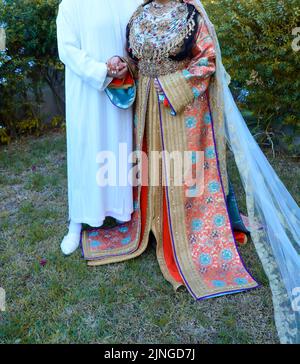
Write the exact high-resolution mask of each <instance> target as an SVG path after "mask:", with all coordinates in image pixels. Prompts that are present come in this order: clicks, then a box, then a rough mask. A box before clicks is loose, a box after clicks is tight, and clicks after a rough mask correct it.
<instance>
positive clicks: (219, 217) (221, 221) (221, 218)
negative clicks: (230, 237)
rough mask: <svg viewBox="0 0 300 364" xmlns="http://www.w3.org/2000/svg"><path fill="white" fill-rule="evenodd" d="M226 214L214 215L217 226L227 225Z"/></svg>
mask: <svg viewBox="0 0 300 364" xmlns="http://www.w3.org/2000/svg"><path fill="white" fill-rule="evenodd" d="M225 221H226V220H225V216H224V215H216V216H215V217H214V224H215V225H216V226H217V227H222V226H224V225H225Z"/></svg>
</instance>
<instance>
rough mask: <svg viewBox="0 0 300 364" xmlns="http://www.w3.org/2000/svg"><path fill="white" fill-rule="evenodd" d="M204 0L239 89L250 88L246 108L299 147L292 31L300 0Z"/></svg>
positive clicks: (299, 55)
mask: <svg viewBox="0 0 300 364" xmlns="http://www.w3.org/2000/svg"><path fill="white" fill-rule="evenodd" d="M204 3H205V5H206V9H207V11H208V13H209V15H210V16H211V19H212V21H213V22H214V24H215V26H216V30H217V33H218V36H219V40H220V44H221V48H222V53H223V61H224V64H225V66H226V68H227V70H228V72H229V73H230V75H231V77H232V79H233V80H234V82H233V91H234V92H235V94H237V92H239V91H240V90H241V89H247V90H248V91H249V95H248V97H247V98H246V100H245V102H244V103H242V104H241V105H240V106H241V108H242V109H243V110H245V111H247V110H251V111H253V112H254V115H255V117H256V128H257V131H264V132H266V133H265V135H268V133H270V132H271V133H274V134H275V135H277V137H279V138H278V139H281V140H282V139H283V140H285V141H286V142H288V144H289V146H290V147H289V148H290V150H291V151H292V152H293V151H294V152H296V147H294V148H293V146H292V144H293V143H295V142H296V140H297V139H298V143H299V132H300V92H299V89H300V78H299V71H300V51H299V52H296V51H294V50H293V49H292V42H293V40H294V38H295V36H293V34H292V32H293V29H294V28H296V27H300V2H299V0H280V1H278V0H240V1H236V0H218V1H213V0H212V1H210V0H205V1H204ZM282 136H283V138H282ZM299 149H300V143H299V144H298V152H299Z"/></svg>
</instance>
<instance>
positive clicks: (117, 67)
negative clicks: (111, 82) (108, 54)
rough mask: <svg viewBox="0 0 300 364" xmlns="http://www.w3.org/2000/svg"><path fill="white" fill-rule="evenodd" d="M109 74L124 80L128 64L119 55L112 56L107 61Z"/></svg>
mask: <svg viewBox="0 0 300 364" xmlns="http://www.w3.org/2000/svg"><path fill="white" fill-rule="evenodd" d="M107 68H108V73H107V75H108V76H109V77H112V78H118V79H120V80H123V79H124V78H125V77H126V75H127V72H128V66H127V64H126V63H125V62H123V61H122V60H121V58H119V57H112V58H110V59H109V60H108V62H107Z"/></svg>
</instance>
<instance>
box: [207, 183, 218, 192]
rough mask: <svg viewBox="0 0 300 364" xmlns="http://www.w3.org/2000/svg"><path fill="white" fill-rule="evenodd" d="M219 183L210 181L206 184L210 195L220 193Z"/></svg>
mask: <svg viewBox="0 0 300 364" xmlns="http://www.w3.org/2000/svg"><path fill="white" fill-rule="evenodd" d="M220 187H221V186H220V183H219V182H217V181H212V182H210V183H209V184H208V190H209V192H210V193H218V192H219V191H220Z"/></svg>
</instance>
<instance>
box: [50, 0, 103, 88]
mask: <svg viewBox="0 0 300 364" xmlns="http://www.w3.org/2000/svg"><path fill="white" fill-rule="evenodd" d="M69 4H70V3H69V2H68V1H66V0H64V1H62V3H61V4H60V6H59V12H58V17H57V41H58V51H59V57H60V59H61V61H62V62H63V63H64V64H65V65H66V66H67V67H68V68H69V69H70V70H71V71H73V72H74V73H75V74H77V76H79V77H80V78H81V79H82V80H84V81H85V82H87V83H88V84H89V85H90V86H92V87H94V88H96V89H97V90H99V91H103V90H104V89H105V88H106V87H107V85H108V84H109V82H110V79H109V78H107V66H106V64H105V63H104V62H98V61H97V60H95V59H93V58H92V57H90V56H89V55H88V54H87V53H86V52H85V51H84V50H82V49H81V45H80V37H79V34H78V32H79V29H78V27H76V19H74V15H73V16H72V14H71V12H70V9H68V6H69ZM72 10H73V12H74V11H75V9H74V7H73V9H72Z"/></svg>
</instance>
